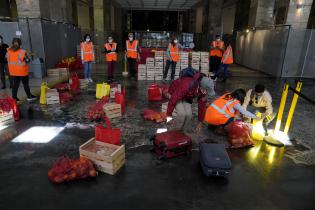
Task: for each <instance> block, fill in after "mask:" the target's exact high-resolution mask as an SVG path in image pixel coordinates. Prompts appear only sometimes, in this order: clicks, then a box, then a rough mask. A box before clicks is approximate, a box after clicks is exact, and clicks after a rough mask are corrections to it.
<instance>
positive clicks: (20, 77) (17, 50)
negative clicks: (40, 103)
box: [6, 38, 37, 101]
mask: <svg viewBox="0 0 315 210" xmlns="http://www.w3.org/2000/svg"><path fill="white" fill-rule="evenodd" d="M21 45H22V41H21V39H19V38H14V39H13V41H12V46H11V47H10V48H8V50H7V54H6V58H7V61H8V68H9V72H10V76H11V77H12V80H13V88H12V97H13V98H14V99H15V100H16V101H19V99H18V97H17V93H18V89H19V86H20V82H21V81H22V83H23V87H24V90H25V93H26V95H27V100H28V101H34V100H36V99H37V97H36V96H34V95H32V94H31V91H30V87H29V66H28V63H29V62H30V61H31V60H30V58H29V57H28V55H27V53H26V50H24V49H21Z"/></svg>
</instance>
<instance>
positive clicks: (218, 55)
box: [210, 48, 222, 58]
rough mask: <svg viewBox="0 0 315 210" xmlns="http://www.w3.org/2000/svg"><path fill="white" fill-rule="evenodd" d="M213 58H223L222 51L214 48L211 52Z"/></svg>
mask: <svg viewBox="0 0 315 210" xmlns="http://www.w3.org/2000/svg"><path fill="white" fill-rule="evenodd" d="M211 56H217V57H220V58H221V57H222V50H220V49H218V48H214V49H211V50H210V57H211Z"/></svg>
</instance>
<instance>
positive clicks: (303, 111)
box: [0, 66, 315, 210]
mask: <svg viewBox="0 0 315 210" xmlns="http://www.w3.org/2000/svg"><path fill="white" fill-rule="evenodd" d="M102 69H103V67H102V66H96V74H95V75H94V78H95V80H96V81H101V80H102V78H104V77H105V75H104V74H102V72H101V71H103V70H102ZM232 74H233V77H232V78H231V79H229V80H228V81H227V82H226V83H220V82H218V83H217V86H216V92H217V95H218V96H219V95H221V94H222V93H224V92H225V91H231V90H233V89H235V88H239V87H241V88H246V89H248V88H251V87H252V86H254V85H255V83H257V82H262V83H264V84H265V85H266V87H267V89H268V90H269V91H270V92H271V93H272V95H273V97H274V105H275V106H278V105H279V101H280V97H281V90H282V85H283V81H277V80H275V79H273V78H270V77H267V76H264V75H261V74H258V73H255V72H252V71H250V70H247V69H243V68H241V67H234V68H232ZM118 75H119V74H118V73H117V76H118ZM122 84H123V85H124V86H126V89H127V112H126V114H125V115H124V116H123V117H122V118H119V119H114V120H112V124H113V127H120V128H121V132H122V142H123V143H125V145H126V148H127V151H126V165H125V166H124V167H123V168H122V169H121V170H120V171H119V172H118V174H116V175H115V176H111V175H106V174H101V173H100V174H99V176H98V177H97V178H95V179H87V180H78V181H73V182H70V183H65V184H61V185H54V184H52V183H50V182H49V181H48V179H47V171H48V170H49V168H50V167H51V166H52V164H53V162H54V161H55V160H56V159H57V158H58V157H59V156H61V155H63V154H67V155H69V156H70V157H72V158H76V157H78V156H79V151H78V148H79V146H80V145H81V144H82V143H84V142H86V141H87V140H88V139H90V138H91V137H93V135H94V131H93V127H92V126H93V124H94V122H89V121H88V120H87V119H85V114H86V111H87V110H88V107H89V106H91V105H93V103H95V100H94V95H95V87H94V86H91V87H90V88H89V90H88V91H84V92H82V93H80V94H79V95H77V96H76V97H75V99H74V101H73V102H71V103H69V104H66V105H61V106H58V105H52V106H46V107H45V106H40V105H38V104H37V103H34V104H27V103H24V104H22V105H21V111H22V120H21V121H19V122H17V123H15V124H14V125H13V126H10V127H8V128H5V129H3V130H1V131H0V139H1V141H0V180H1V182H0V209H1V210H6V209H10V210H12V209H13V210H16V209H34V210H35V209H45V210H46V209H47V210H49V209H88V208H93V209H115V210H116V209H172V210H173V209H179V210H182V209H255V210H256V209H268V210H269V209H299V210H300V209H314V206H315V200H314V194H315V155H314V154H315V153H314V151H315V142H314V140H313V136H314V130H315V127H314V124H313V122H314V120H313V118H312V115H313V113H314V112H315V107H314V106H313V105H311V104H309V103H308V102H306V101H304V100H303V99H299V103H298V105H297V109H296V113H295V117H294V120H293V122H292V128H291V129H290V132H289V134H290V137H291V139H292V143H293V145H292V146H287V147H283V148H277V147H272V146H269V145H266V144H265V143H263V142H256V144H255V146H254V147H252V148H249V149H238V150H236V149H228V153H229V156H230V158H231V161H232V165H233V166H232V170H231V174H230V175H229V176H228V178H227V179H224V178H209V177H204V176H203V174H202V172H201V169H200V167H199V164H198V160H199V153H198V143H199V142H203V141H206V142H216V143H222V144H225V145H226V146H228V143H227V139H226V137H222V136H216V135H215V134H214V133H213V132H212V131H211V130H208V129H207V128H203V130H202V132H201V133H200V134H196V132H195V131H194V128H195V126H196V125H197V116H196V106H194V107H193V110H194V112H195V114H194V120H193V122H192V130H191V131H190V133H189V135H190V136H191V137H192V139H193V141H194V150H193V155H192V157H191V158H190V159H188V158H186V157H181V158H176V159H171V160H167V161H159V160H157V159H156V157H155V156H154V154H152V153H150V148H151V142H150V141H149V138H150V136H151V135H152V134H154V133H155V132H156V130H157V129H158V128H165V127H166V125H165V124H154V123H152V122H149V121H144V120H143V119H142V116H141V113H142V111H143V110H144V109H145V108H147V107H150V108H153V109H156V110H159V109H160V105H161V102H156V103H148V102H147V100H146V87H147V86H148V85H149V84H151V82H145V81H139V82H134V81H124V80H123V79H122ZM292 84H293V83H292ZM303 87H304V89H303V91H304V93H305V94H306V95H308V96H314V95H315V94H314V93H315V84H314V83H313V82H312V81H307V82H305V83H304V86H303ZM289 97H290V98H292V94H290V95H289ZM288 100H289V99H288ZM289 101H290V100H289ZM287 107H289V103H287ZM69 122H72V123H79V122H80V123H81V124H82V125H85V126H83V127H82V125H81V127H73V128H65V129H64V130H62V131H61V132H60V133H59V134H58V135H57V136H56V137H55V138H53V139H52V140H51V141H49V142H47V143H34V142H33V143H29V142H26V143H15V142H13V141H12V140H13V139H14V138H15V137H17V136H19V135H20V134H21V133H23V132H24V131H26V130H28V129H30V128H33V127H40V126H44V127H46V128H47V127H52V126H55V127H63V126H65V125H66V123H69ZM44 132H45V131H44ZM47 132H48V131H47ZM43 135H44V134H43Z"/></svg>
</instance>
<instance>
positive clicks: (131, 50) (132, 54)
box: [126, 40, 138, 59]
mask: <svg viewBox="0 0 315 210" xmlns="http://www.w3.org/2000/svg"><path fill="white" fill-rule="evenodd" d="M126 47H127V58H134V59H136V58H137V57H138V53H137V47H138V40H133V41H132V43H130V41H129V40H127V41H126Z"/></svg>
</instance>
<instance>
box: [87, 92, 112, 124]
mask: <svg viewBox="0 0 315 210" xmlns="http://www.w3.org/2000/svg"><path fill="white" fill-rule="evenodd" d="M108 101H109V97H108V96H104V97H103V98H101V99H100V100H99V101H98V102H96V104H94V105H93V106H91V107H90V108H89V111H88V112H87V113H86V118H87V119H89V120H98V119H102V120H105V114H104V111H103V106H104V105H105V104H106V103H107V102H108Z"/></svg>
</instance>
